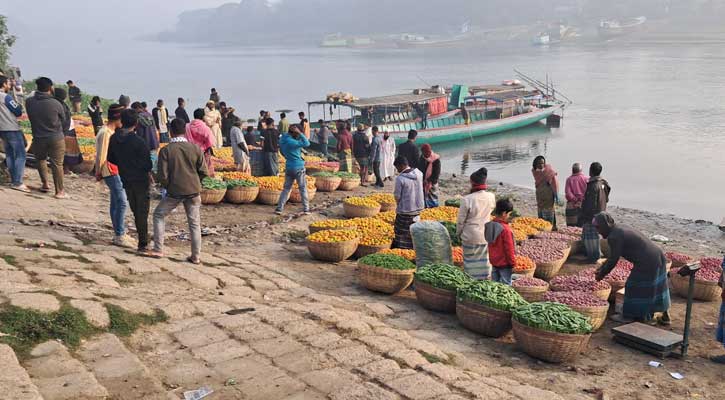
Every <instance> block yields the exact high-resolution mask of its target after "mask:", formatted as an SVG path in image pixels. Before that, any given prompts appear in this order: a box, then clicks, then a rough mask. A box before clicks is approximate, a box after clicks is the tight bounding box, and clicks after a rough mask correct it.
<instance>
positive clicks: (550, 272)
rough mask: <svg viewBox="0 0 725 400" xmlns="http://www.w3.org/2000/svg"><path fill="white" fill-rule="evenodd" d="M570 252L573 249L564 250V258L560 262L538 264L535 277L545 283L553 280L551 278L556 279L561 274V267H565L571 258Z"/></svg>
mask: <svg viewBox="0 0 725 400" xmlns="http://www.w3.org/2000/svg"><path fill="white" fill-rule="evenodd" d="M569 251H571V247H568V248H566V249H565V250H564V257H563V258H562V259H560V260H556V261H551V262H537V263H536V271H534V276H535V277H537V278H539V279H543V280H545V281H548V280H551V278H553V277H555V276H556V274H558V273H559V270H560V269H561V267H563V266H564V263H565V262H566V259H567V258H569Z"/></svg>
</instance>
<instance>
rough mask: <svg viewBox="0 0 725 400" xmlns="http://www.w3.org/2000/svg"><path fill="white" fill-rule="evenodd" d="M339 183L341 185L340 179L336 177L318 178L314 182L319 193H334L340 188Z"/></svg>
mask: <svg viewBox="0 0 725 400" xmlns="http://www.w3.org/2000/svg"><path fill="white" fill-rule="evenodd" d="M340 183H342V178H339V177H337V176H327V177H319V178H317V180H316V181H315V187H316V188H317V190H319V191H320V192H334V191H335V190H337V188H339V187H340Z"/></svg>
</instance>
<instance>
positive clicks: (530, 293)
mask: <svg viewBox="0 0 725 400" xmlns="http://www.w3.org/2000/svg"><path fill="white" fill-rule="evenodd" d="M513 288H514V290H515V291H517V292H518V293H519V294H520V295H521V297H523V298H524V300H526V301H528V302H529V303H536V302H539V301H542V300H543V299H544V295H545V294H546V292H548V291H549V285H548V284H547V285H546V286H521V287H517V286H514V287H513Z"/></svg>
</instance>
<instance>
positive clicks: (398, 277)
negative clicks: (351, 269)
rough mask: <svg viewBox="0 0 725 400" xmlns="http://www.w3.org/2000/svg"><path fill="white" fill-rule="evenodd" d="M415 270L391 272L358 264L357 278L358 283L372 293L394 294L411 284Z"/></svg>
mask: <svg viewBox="0 0 725 400" xmlns="http://www.w3.org/2000/svg"><path fill="white" fill-rule="evenodd" d="M414 275H415V268H412V269H406V270H393V269H385V268H380V267H373V266H370V265H367V264H363V263H360V262H358V273H357V277H358V279H359V280H360V283H361V284H362V285H363V286H364V287H365V288H367V289H368V290H372V291H374V292H381V293H387V294H395V293H398V292H400V291H402V290H405V288H407V287H408V286H410V284H411V283H412V282H413V276H414Z"/></svg>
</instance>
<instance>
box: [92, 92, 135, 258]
mask: <svg viewBox="0 0 725 400" xmlns="http://www.w3.org/2000/svg"><path fill="white" fill-rule="evenodd" d="M123 109H124V108H123V106H122V105H120V104H113V105H111V107H109V108H108V123H106V125H104V126H103V127H101V129H100V130H99V131H98V135H97V136H96V179H97V180H99V181H100V180H103V181H104V182H105V183H106V186H108V190H109V191H110V197H111V209H110V214H111V223H112V224H113V242H112V243H113V244H114V245H115V246H120V247H128V248H133V247H135V244H134V241H133V239H131V238H130V237H129V236H128V235H127V234H126V222H125V219H126V208H127V199H126V192H125V191H124V190H123V183H122V182H121V177H120V176H119V175H118V167H117V166H116V165H114V164H112V163H110V162H108V144H109V143H110V142H111V136H113V134H114V133H115V132H116V130H117V129H120V128H121V111H123Z"/></svg>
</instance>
